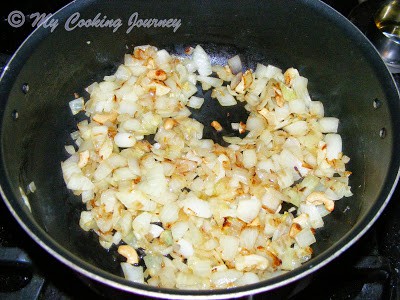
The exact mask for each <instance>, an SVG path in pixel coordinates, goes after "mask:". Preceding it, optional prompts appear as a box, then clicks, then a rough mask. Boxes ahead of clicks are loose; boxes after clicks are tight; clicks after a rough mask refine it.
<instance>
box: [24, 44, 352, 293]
mask: <svg viewBox="0 0 400 300" xmlns="http://www.w3.org/2000/svg"><path fill="white" fill-rule="evenodd" d="M192 50H193V51H192ZM185 54H186V55H188V56H190V55H191V57H185V58H183V59H181V58H179V57H176V56H174V55H171V54H169V53H168V52H167V51H166V50H158V49H157V48H155V47H153V46H149V45H145V46H137V47H135V48H134V51H133V53H132V54H127V55H126V56H125V58H124V64H123V65H120V66H118V68H117V71H116V72H115V73H114V74H105V75H106V76H103V75H104V74H100V76H102V77H103V78H104V80H103V81H102V82H99V83H96V82H95V83H93V84H91V85H90V86H88V87H87V88H86V90H87V91H88V93H89V94H90V99H89V100H88V101H87V102H86V103H84V101H83V98H78V99H76V100H73V101H71V103H70V107H71V110H72V112H73V113H77V112H79V111H81V110H83V111H84V112H85V115H86V117H88V119H87V120H84V121H81V122H79V123H78V124H77V130H76V131H75V132H73V133H71V138H72V139H73V141H74V143H75V145H76V146H77V147H78V148H75V145H73V146H71V145H69V146H66V147H65V149H66V152H67V153H68V155H70V157H69V158H67V159H66V160H65V161H64V162H62V163H61V169H62V173H63V178H64V181H65V183H66V186H67V188H69V189H71V190H72V191H73V193H74V194H75V195H78V196H81V199H82V203H83V204H84V206H85V207H86V210H84V211H82V212H81V215H80V220H79V225H80V227H81V228H82V230H85V231H89V230H92V231H93V232H95V234H97V235H98V238H99V244H100V245H101V246H102V247H104V248H106V249H109V250H108V251H110V252H112V251H114V250H113V249H118V251H119V253H120V254H121V255H123V256H125V257H127V258H129V257H131V258H132V257H133V258H134V259H130V260H127V262H126V263H122V264H121V268H122V270H123V273H124V276H125V277H126V278H127V279H128V280H131V281H134V282H140V283H143V284H147V285H151V286H154V287H159V288H178V289H192V290H199V289H214V288H231V287H235V286H241V285H246V284H252V283H256V282H259V281H261V280H264V279H266V278H270V277H273V276H277V275H279V274H282V273H284V272H286V271H288V270H293V269H294V268H296V267H299V266H300V265H301V264H302V263H304V262H305V261H307V260H309V259H310V258H311V254H312V253H311V252H312V251H311V247H310V246H311V245H312V244H313V243H315V236H314V233H315V229H318V228H321V227H322V226H323V225H324V220H323V217H325V216H328V215H329V214H330V212H332V211H333V209H334V207H335V203H334V201H337V200H339V199H341V198H342V197H349V196H351V195H352V192H351V188H350V186H349V178H348V177H349V174H350V172H349V171H346V164H347V163H348V162H349V158H348V157H347V156H345V155H343V154H342V140H341V137H340V135H338V134H337V131H338V126H339V120H338V119H337V118H333V117H324V105H323V103H322V102H320V101H311V97H310V94H309V92H308V88H307V85H308V80H307V79H306V78H304V77H301V76H300V74H299V72H298V70H297V69H294V68H289V69H287V70H286V71H285V73H284V74H283V73H282V70H281V69H279V68H277V67H275V66H272V65H264V64H258V65H257V67H256V71H255V72H253V71H252V70H250V69H249V70H242V67H243V65H242V63H241V61H240V58H239V56H234V57H232V58H230V59H229V60H228V65H225V66H219V65H214V66H212V65H211V59H210V57H209V56H208V55H207V54H206V52H205V51H204V49H203V48H202V47H201V46H200V45H198V46H196V47H195V49H193V48H188V49H187V51H186V50H185ZM196 71H197V72H196ZM215 74H216V75H215ZM199 89H200V90H199ZM201 89H203V91H202V90H201ZM207 89H212V91H211V97H212V98H214V99H216V100H208V99H207V98H206V99H204V98H201V97H200V95H203V94H205V92H204V90H207ZM206 101H218V102H219V104H220V105H221V106H232V105H236V104H237V102H238V101H239V102H241V103H242V104H243V107H244V109H245V110H247V112H248V117H247V120H246V119H235V116H233V115H232V116H231V115H230V114H231V112H230V109H226V117H227V118H228V119H231V121H230V122H232V123H230V124H231V127H232V129H233V130H236V131H238V133H240V134H241V136H240V137H239V136H223V140H224V141H225V142H227V143H229V145H228V146H227V147H225V146H223V145H221V144H218V143H216V142H214V141H213V140H211V139H203V133H207V131H208V130H210V128H208V127H207V126H210V124H211V126H212V127H213V128H214V129H216V130H218V131H221V130H222V125H221V124H222V123H221V124H219V123H218V122H217V121H216V120H212V121H210V122H209V123H210V124H205V125H203V124H202V123H200V122H199V121H197V120H195V119H194V118H191V111H193V110H189V108H193V109H200V108H201V107H202V106H203V104H204V102H206ZM206 104H207V103H206ZM207 105H208V104H207ZM244 122H245V123H244ZM228 124H229V123H228ZM223 125H224V126H226V124H223ZM228 126H229V125H228ZM225 129H227V131H229V128H225ZM150 141H151V142H150ZM35 189H36V188H35V186H34V184H33V183H31V184H29V186H28V188H27V190H28V191H31V192H34V191H35ZM20 191H21V197H22V201H24V202H25V204H26V205H27V206H28V208H29V200H28V198H27V197H26V195H25V194H24V192H23V191H22V189H21V188H20ZM284 202H286V203H290V204H292V205H291V207H290V208H289V209H286V210H285V211H282V207H285V206H284V205H283V204H284ZM121 243H125V244H126V245H122V244H121ZM113 245H115V246H113ZM140 248H142V249H145V251H146V255H145V256H144V258H143V260H144V263H145V265H146V270H143V268H142V267H137V266H135V265H132V264H136V263H137V262H138V256H137V253H136V250H135V249H140ZM130 254H132V255H130ZM280 262H281V263H280Z"/></svg>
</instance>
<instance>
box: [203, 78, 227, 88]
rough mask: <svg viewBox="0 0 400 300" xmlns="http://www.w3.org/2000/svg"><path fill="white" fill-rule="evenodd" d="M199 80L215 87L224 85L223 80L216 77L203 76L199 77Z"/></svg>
mask: <svg viewBox="0 0 400 300" xmlns="http://www.w3.org/2000/svg"><path fill="white" fill-rule="evenodd" d="M197 80H198V81H200V82H202V83H205V84H208V85H210V86H213V87H219V86H222V84H223V83H224V81H223V80H222V79H219V78H215V77H208V76H201V75H199V76H197Z"/></svg>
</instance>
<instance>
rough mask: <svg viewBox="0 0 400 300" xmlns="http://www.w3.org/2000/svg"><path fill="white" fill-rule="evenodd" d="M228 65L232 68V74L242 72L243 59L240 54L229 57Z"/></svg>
mask: <svg viewBox="0 0 400 300" xmlns="http://www.w3.org/2000/svg"><path fill="white" fill-rule="evenodd" d="M228 66H229V68H230V69H231V71H232V74H237V73H239V72H242V61H241V60H240V56H239V55H235V56H234V57H231V58H230V59H228Z"/></svg>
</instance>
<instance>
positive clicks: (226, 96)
mask: <svg viewBox="0 0 400 300" xmlns="http://www.w3.org/2000/svg"><path fill="white" fill-rule="evenodd" d="M211 97H213V98H217V100H218V102H219V104H220V105H221V106H233V105H236V103H237V102H236V99H235V98H234V97H233V96H232V95H231V94H230V93H229V91H228V89H227V88H226V87H225V86H221V87H218V88H215V89H214V90H213V92H212V93H211Z"/></svg>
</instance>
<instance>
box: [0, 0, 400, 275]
mask: <svg viewBox="0 0 400 300" xmlns="http://www.w3.org/2000/svg"><path fill="white" fill-rule="evenodd" d="M153 2H154V3H153ZM203 2H204V1H203ZM203 2H202V4H201V5H200V3H197V2H196V3H194V2H186V1H183V0H177V1H174V2H166V1H161V2H157V3H156V1H150V2H149V1H147V2H141V1H135V2H131V1H113V2H112V3H111V2H108V1H92V2H88V3H86V4H82V3H80V4H79V2H78V3H75V4H74V5H71V6H69V7H67V8H66V9H64V11H62V12H60V13H59V14H58V15H56V16H58V17H59V20H60V21H62V20H66V19H67V18H68V17H69V16H71V15H72V14H73V13H74V12H75V11H76V10H78V9H79V10H80V18H82V19H85V18H86V19H87V18H93V17H94V16H95V15H96V14H97V13H98V12H101V14H102V16H105V15H106V16H107V18H109V19H111V18H114V19H117V18H120V19H121V20H122V21H123V24H124V25H123V26H122V27H121V28H119V29H118V30H117V31H116V32H114V33H113V32H112V29H110V28H93V27H89V28H77V29H75V30H72V31H66V30H65V28H63V27H58V28H57V29H56V30H55V31H54V32H53V33H50V32H49V31H48V30H45V29H43V28H41V29H39V30H37V31H36V32H35V33H34V34H33V35H32V36H31V38H30V42H28V43H26V44H25V46H24V47H23V48H22V49H21V50H20V52H19V53H18V54H17V55H16V56H15V57H14V59H13V61H12V62H11V65H10V67H9V71H7V73H6V75H5V76H4V78H3V80H2V82H1V91H2V97H3V99H2V100H3V101H2V104H1V105H2V111H3V120H2V128H1V145H2V150H1V151H2V153H1V154H2V161H3V168H4V170H3V169H2V172H3V174H2V175H4V178H3V179H4V180H3V182H2V186H3V189H4V191H5V194H6V195H7V198H8V201H9V202H10V204H11V206H12V207H13V208H14V209H15V211H16V213H17V214H18V215H19V217H20V219H22V220H23V222H26V223H27V224H30V226H39V227H40V228H41V229H42V230H43V231H44V232H45V234H47V235H48V236H49V237H50V238H51V239H52V240H54V241H55V243H57V244H58V245H59V246H61V247H62V248H64V249H66V250H67V252H68V253H69V255H72V256H75V257H79V258H81V259H82V260H84V261H86V262H88V263H89V264H91V265H93V266H95V267H98V268H100V269H102V270H106V271H107V272H110V273H113V274H117V275H121V274H120V273H121V271H120V269H119V264H118V263H119V261H118V257H117V256H116V255H115V254H113V252H112V251H111V252H107V251H106V250H104V249H103V248H101V246H100V245H99V244H98V241H97V237H96V236H95V235H94V234H93V233H87V232H84V231H83V230H81V229H80V227H79V216H80V212H81V210H82V209H83V206H82V204H81V202H80V199H79V197H76V196H74V195H73V194H72V193H70V192H69V191H68V190H67V189H66V187H65V184H64V181H63V179H62V174H61V169H60V162H61V161H63V160H65V159H66V158H67V154H66V152H65V149H64V146H65V145H68V144H71V143H72V140H71V138H70V133H71V132H72V131H75V130H76V123H77V120H78V119H79V118H80V116H78V117H73V116H72V115H71V113H70V110H69V107H68V102H69V101H71V100H72V99H73V98H74V93H78V94H79V95H82V96H84V97H85V99H88V95H87V93H86V92H85V91H84V88H85V87H86V86H88V85H89V84H90V83H92V82H94V81H100V80H102V78H103V76H104V75H109V74H111V73H112V72H113V71H115V70H116V68H117V66H118V65H119V64H121V63H122V61H123V55H124V53H127V52H129V51H132V49H133V47H134V46H137V45H142V44H151V45H154V46H157V47H158V48H160V49H161V48H165V49H167V50H168V51H170V52H172V53H175V54H177V55H183V49H184V47H186V46H194V45H196V44H201V45H202V46H203V47H204V49H205V50H206V52H207V53H208V54H209V55H210V56H211V57H212V61H213V62H214V63H220V64H225V63H226V61H227V59H228V58H230V57H231V56H233V55H236V54H239V55H240V56H241V58H242V61H243V62H244V64H245V66H246V67H249V68H253V69H254V68H255V65H256V64H257V63H259V62H260V63H263V64H272V65H276V66H278V67H280V68H282V69H286V68H289V67H295V68H297V69H299V71H300V74H302V75H303V76H305V77H306V78H308V79H309V91H310V94H311V97H312V98H313V100H320V101H322V102H323V103H324V106H325V109H326V115H327V116H335V117H338V118H339V119H340V129H339V133H340V134H341V135H342V138H343V145H344V153H345V154H346V155H348V156H349V157H350V158H351V162H350V163H349V165H348V169H349V170H350V171H352V172H353V175H352V176H351V180H350V183H351V186H352V191H353V193H354V196H353V197H350V198H346V199H343V200H341V201H339V202H337V204H336V209H335V211H334V212H333V213H332V214H331V215H330V216H328V217H327V218H325V219H324V220H325V223H326V225H325V227H324V228H322V229H321V230H318V232H317V241H318V242H317V244H315V246H314V253H315V257H327V256H329V255H330V254H332V253H334V251H336V250H338V245H339V244H340V245H343V238H344V237H345V238H346V239H347V240H350V238H351V236H355V235H356V234H357V233H358V231H359V230H360V228H359V227H357V226H358V225H360V224H363V223H366V222H367V220H368V219H371V218H372V217H373V216H374V215H375V214H376V213H377V211H378V209H379V207H381V206H382V204H383V203H384V201H385V199H386V196H387V194H388V193H389V191H390V188H391V183H393V181H394V177H393V172H395V171H396V172H397V169H396V166H393V164H395V163H397V160H398V158H395V159H394V158H393V153H392V150H393V144H394V141H395V140H397V139H398V136H397V135H398V133H397V132H395V122H397V121H395V118H394V116H395V115H399V108H398V103H397V102H396V100H398V95H397V93H396V92H395V91H394V86H393V83H392V84H390V76H389V75H388V73H387V70H386V69H385V67H384V65H383V63H382V62H381V61H379V60H378V55H377V54H376V53H375V51H374V50H373V49H372V47H371V46H370V45H369V44H368V43H366V42H365V40H364V39H363V37H361V35H360V34H359V33H358V32H356V31H355V29H354V28H352V27H351V26H350V25H349V24H347V23H346V21H345V19H344V18H342V17H340V16H338V15H337V14H336V13H335V12H333V11H332V10H330V9H328V8H327V7H326V6H324V5H323V4H321V3H319V2H314V3H313V1H282V0H280V1H245V2H241V4H240V6H237V5H233V4H232V2H228V1H222V2H212V1H205V2H204V3H205V4H206V5H205V4H204V3H203ZM160 7H162V10H161V9H160ZM134 12H138V14H139V17H143V18H159V19H164V18H166V19H168V18H177V19H181V22H182V25H181V27H180V28H179V29H178V30H177V31H176V32H174V31H173V29H172V28H154V27H150V28H143V27H140V28H138V27H135V28H133V31H131V32H130V33H129V34H128V33H126V29H127V27H128V26H127V23H128V20H129V18H130V16H131V14H132V13H134ZM123 27H125V28H123ZM89 41H90V43H89ZM385 80H386V81H385ZM387 82H389V83H387ZM23 84H28V85H29V92H28V93H24V92H23V91H22V86H23ZM376 100H378V101H379V103H380V105H379V108H378V109H376V108H374V101H375V102H376ZM206 105H207V103H206ZM209 111H213V109H212V107H211V108H209V110H208V111H207V110H206V111H205V113H204V114H199V115H198V116H195V118H198V119H199V121H203V122H205V123H207V122H208V120H207V119H206V117H207V112H209ZM15 112H18V118H15ZM235 113H236V114H241V113H243V112H242V110H240V109H237V108H235V109H233V111H232V114H233V115H234V116H235ZM13 116H14V117H13ZM236 116H237V115H236ZM208 124H209V123H208ZM397 125H398V124H397ZM382 128H384V129H385V132H386V135H385V138H381V137H380V134H379V133H380V131H381V129H382ZM397 128H399V127H397ZM214 138H215V137H214ZM32 181H33V182H35V185H36V187H37V190H36V191H35V193H32V194H29V195H28V198H29V201H30V205H31V208H32V213H30V212H29V211H28V210H27V209H26V207H25V206H24V205H23V204H22V201H21V197H20V193H19V190H18V187H22V188H23V189H24V190H26V187H27V185H28V184H29V183H30V182H32ZM35 234H37V235H42V234H43V233H41V231H40V230H36V233H35ZM335 247H336V248H335ZM310 264H311V265H312V264H313V260H311V262H310ZM305 268H307V265H306V266H305V267H304V269H305ZM289 276H290V275H289Z"/></svg>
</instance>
